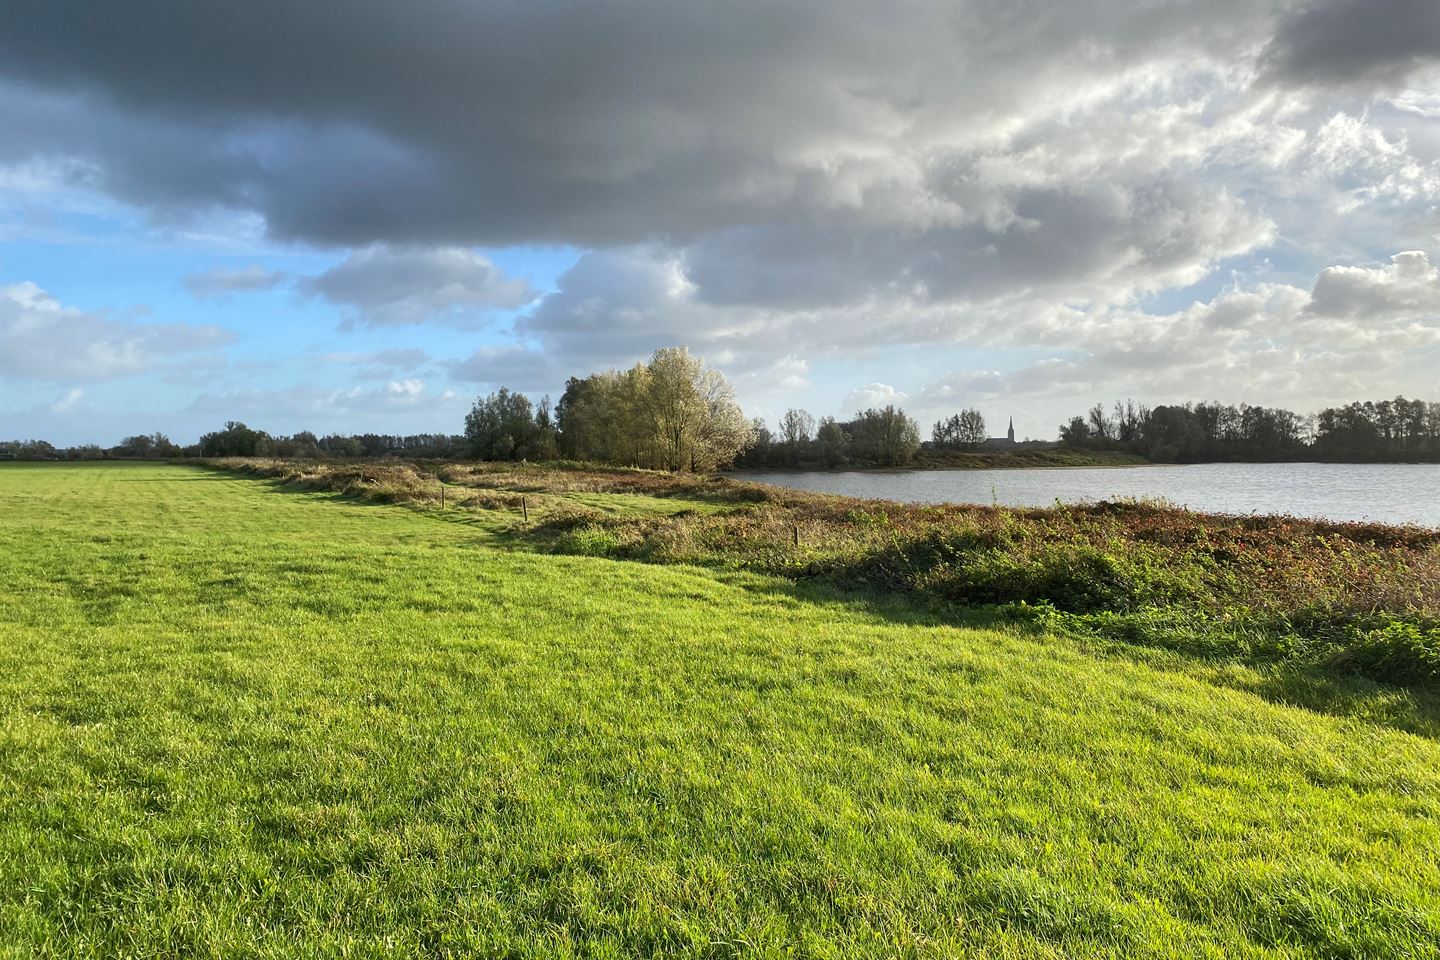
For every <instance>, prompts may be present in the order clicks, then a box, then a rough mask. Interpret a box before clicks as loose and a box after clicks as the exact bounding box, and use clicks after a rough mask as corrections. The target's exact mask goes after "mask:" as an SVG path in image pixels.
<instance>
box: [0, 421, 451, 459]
mask: <svg viewBox="0 0 1440 960" xmlns="http://www.w3.org/2000/svg"><path fill="white" fill-rule="evenodd" d="M468 455H469V447H468V445H467V443H466V441H465V438H464V437H463V436H448V435H446V434H443V433H421V434H415V435H413V436H407V437H401V436H391V435H387V434H378V433H363V434H354V435H352V436H342V435H341V434H330V435H329V436H324V437H317V436H316V435H315V434H313V433H311V432H310V431H308V430H302V431H300V432H299V433H297V434H294V435H293V436H288V437H286V436H271V435H270V434H268V433H266V432H265V431H263V430H254V429H251V428H250V427H247V426H246V425H245V424H243V423H237V422H235V421H230V422H229V423H226V424H225V427H224V428H223V429H221V430H216V431H214V432H213V433H207V434H205V435H204V436H203V437H201V438H200V442H199V443H192V444H188V445H186V446H180V445H179V444H176V443H173V442H172V441H171V440H170V438H169V437H167V436H165V434H163V433H152V434H138V435H136V436H133V437H126V438H125V439H124V440H121V441H120V442H119V443H118V444H116V445H115V446H113V447H101V446H98V445H95V444H84V445H81V446H75V447H56V446H55V445H53V444H51V443H48V442H46V441H44V440H9V441H0V459H6V460H171V459H175V458H180V457H297V458H308V459H362V458H379V457H411V458H420V457H426V458H429V457H433V458H438V459H460V458H463V457H466V456H468Z"/></svg>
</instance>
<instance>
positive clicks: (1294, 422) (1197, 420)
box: [0, 347, 1440, 471]
mask: <svg viewBox="0 0 1440 960" xmlns="http://www.w3.org/2000/svg"><path fill="white" fill-rule="evenodd" d="M995 443H996V441H992V440H991V438H989V437H988V435H987V430H986V424H985V418H984V416H983V415H982V414H981V413H980V411H979V410H977V409H974V408H967V409H964V410H960V411H957V412H956V413H954V414H952V415H950V416H948V417H944V418H941V419H940V420H938V421H936V423H935V424H934V425H933V427H932V428H931V431H930V439H929V440H927V441H923V442H922V440H921V436H920V426H919V424H918V423H917V422H916V421H915V420H914V419H913V418H912V417H910V416H909V415H908V414H906V413H905V411H904V410H902V409H901V408H899V407H897V406H895V405H893V404H892V405H889V406H886V407H883V408H871V409H866V410H862V411H860V412H859V413H857V414H856V415H855V416H853V417H852V418H850V419H848V420H839V419H837V418H835V417H822V418H820V419H819V420H818V421H817V420H816V419H815V417H813V416H812V415H811V414H810V413H809V412H807V411H805V410H801V409H790V410H787V411H786V412H785V414H784V415H783V416H781V418H780V420H779V422H778V423H777V424H776V429H774V430H771V429H770V426H769V425H768V424H767V423H766V422H765V421H764V420H763V419H761V418H755V419H753V420H749V419H746V418H745V416H744V414H743V413H742V411H741V409H740V406H739V404H738V403H737V402H736V400H735V394H734V389H733V387H732V386H731V385H730V383H729V381H727V380H726V378H725V377H724V376H723V375H722V374H721V373H720V372H719V371H717V370H715V369H714V368H712V367H710V366H708V365H707V364H706V363H705V361H704V360H702V359H701V358H700V357H697V356H695V355H694V354H691V353H690V352H689V350H688V349H686V348H685V347H673V348H665V349H661V350H657V351H656V352H655V353H654V354H653V355H652V356H651V358H650V360H649V362H647V363H637V364H636V365H635V366H633V367H631V368H629V369H627V370H608V371H604V372H601V373H594V374H591V375H589V376H586V377H572V378H570V379H569V380H568V381H567V382H566V384H565V391H564V393H563V394H562V395H561V397H560V400H559V402H558V403H556V404H554V405H553V406H552V405H551V402H550V398H549V397H548V396H547V397H544V398H543V399H541V400H540V401H539V402H538V403H535V402H533V401H531V399H530V398H529V397H527V396H526V395H525V394H523V393H518V392H515V391H512V390H510V389H508V388H506V387H501V388H500V389H498V390H496V391H494V392H493V393H490V394H488V395H486V396H483V397H477V398H476V400H475V402H474V405H473V406H472V407H471V409H470V412H469V413H468V414H467V415H466V417H465V424H464V432H463V433H461V434H453V435H452V434H435V433H424V434H411V435H404V436H401V435H392V434H376V433H364V434H352V435H342V434H329V435H326V436H317V435H316V434H314V433H312V432H310V431H300V432H299V433H295V434H293V435H290V436H272V435H270V434H269V433H266V432H265V431H263V430H256V429H254V428H251V427H249V426H247V425H246V424H244V423H241V422H239V421H228V422H227V423H226V424H225V425H224V427H223V428H222V429H220V430H216V431H212V432H210V433H206V434H204V435H203V436H202V437H200V439H199V441H198V442H197V443H194V444H189V445H186V446H181V445H179V444H176V443H174V442H172V441H171V440H170V439H169V438H168V437H166V436H165V435H164V434H163V433H158V432H157V433H152V434H137V435H135V436H131V437H126V438H125V439H124V440H122V441H121V442H120V443H119V444H117V445H116V446H114V447H109V448H102V447H100V446H98V445H93V444H91V445H80V446H74V447H69V448H58V447H56V446H54V445H52V444H50V443H48V442H46V441H44V440H23V441H22V440H12V441H0V459H24V460H62V459H63V460H101V459H139V460H144V459H174V458H183V457H283V458H299V459H380V458H387V457H391V458H401V457H403V458H412V459H444V460H451V459H467V458H468V459H477V460H514V461H518V460H534V461H541V460H555V459H560V458H564V459H570V460H582V461H589V462H595V463H606V464H613V465H620V466H638V467H647V468H652V469H662V470H690V471H708V470H713V469H717V468H722V467H727V466H731V465H734V466H740V467H791V468H798V467H824V468H835V467H841V466H847V465H854V466H885V467H899V466H905V465H906V464H908V463H910V462H912V461H913V460H914V459H915V457H916V456H917V454H920V453H921V452H922V451H937V452H938V451H943V452H950V451H956V452H962V453H963V452H967V451H978V450H981V449H983V448H989V447H991V446H992V445H994V444H995ZM1054 447H1061V448H1071V449H1078V450H1114V451H1121V452H1125V453H1130V454H1134V455H1137V456H1140V457H1143V458H1145V459H1147V460H1150V461H1152V462H1157V463H1195V462H1208V461H1227V460H1234V461H1284V460H1325V461H1337V462H1380V461H1391V460H1395V461H1424V462H1440V403H1434V402H1426V401H1423V400H1407V399H1406V398H1404V397H1396V398H1394V399H1393V400H1380V401H1364V402H1356V403H1351V404H1348V405H1345V406H1339V407H1327V408H1326V409H1324V410H1322V411H1320V412H1319V413H1317V414H1315V415H1313V416H1302V415H1300V414H1297V413H1294V412H1293V411H1289V410H1284V409H1281V408H1271V407H1263V406H1251V405H1248V404H1241V405H1239V406H1233V405H1229V404H1222V403H1203V402H1202V403H1184V404H1162V405H1159V406H1155V407H1148V406H1145V405H1143V404H1140V405H1137V404H1136V403H1134V402H1133V401H1128V400H1127V401H1125V402H1123V403H1121V402H1116V403H1115V404H1114V405H1113V407H1112V408H1111V409H1109V410H1106V409H1105V407H1104V406H1103V405H1102V404H1096V405H1095V406H1093V407H1091V408H1090V410H1089V411H1087V413H1086V414H1085V415H1084V416H1075V417H1072V418H1071V419H1070V420H1069V421H1068V422H1066V423H1064V424H1061V425H1060V428H1059V436H1058V439H1057V440H1056V441H1055V442H1053V443H1047V442H1043V441H1027V442H1026V443H1024V444H1018V445H1015V447H1011V446H1010V445H1009V444H1008V443H1002V444H1000V445H999V448H1000V449H1034V448H1054Z"/></svg>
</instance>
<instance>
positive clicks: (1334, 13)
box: [1264, 0, 1440, 85]
mask: <svg viewBox="0 0 1440 960" xmlns="http://www.w3.org/2000/svg"><path fill="white" fill-rule="evenodd" d="M1264 59H1265V62H1266V65H1267V69H1268V71H1269V72H1270V74H1271V75H1272V76H1273V77H1275V78H1277V79H1279V80H1282V81H1285V82H1289V83H1300V84H1320V85H1328V84H1344V83H1352V82H1355V81H1371V82H1380V83H1386V84H1398V83H1401V82H1403V81H1404V80H1405V79H1406V77H1408V76H1409V75H1410V74H1411V73H1413V72H1414V71H1415V70H1416V69H1417V68H1419V67H1421V66H1423V65H1425V64H1427V63H1430V64H1434V63H1437V62H1440V3H1437V2H1436V0H1330V2H1321V3H1315V4H1312V5H1310V6H1308V7H1305V8H1304V9H1302V10H1301V11H1300V12H1299V13H1298V14H1296V15H1294V16H1292V17H1290V18H1288V19H1286V20H1285V21H1284V22H1282V23H1281V25H1280V27H1279V29H1278V30H1277V32H1276V34H1275V37H1274V39H1273V40H1272V41H1271V42H1270V44H1269V46H1268V47H1267V48H1266V51H1265V57H1264Z"/></svg>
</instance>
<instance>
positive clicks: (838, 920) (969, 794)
mask: <svg viewBox="0 0 1440 960" xmlns="http://www.w3.org/2000/svg"><path fill="white" fill-rule="evenodd" d="M497 522H498V521H494V520H490V519H487V518H486V516H484V515H483V514H481V515H472V516H466V515H462V514H460V513H458V512H456V513H451V514H440V513H439V512H437V511H421V510H414V509H410V508H408V507H404V506H395V505H375V504H369V503H364V502H357V501H354V500H345V499H340V498H337V497H335V496H333V495H331V494H325V493H303V492H294V491H282V490H280V489H277V488H276V487H274V486H272V485H271V484H269V483H267V482H265V481H262V480H256V479H250V478H244V477H236V476H229V475H224V474H218V473H213V472H206V471H203V470H200V469H196V468H190V467H183V466H154V465H124V464H102V465H93V466H69V465H35V466H27V465H0V584H3V586H0V956H8V957H29V956H42V957H43V956H167V957H208V956H235V957H239V956H273V957H293V956H377V957H378V956H385V957H393V956H416V957H419V956H426V957H431V956H446V955H453V956H470V955H482V956H487V955H488V956H517V957H518V956H590V957H619V956H632V955H654V954H682V955H694V956H713V957H725V956H776V957H779V956H834V957H841V956H844V957H852V956H875V957H891V956H965V955H974V956H982V955H983V956H992V957H1004V956H1027V957H1028V956H1090V955H1097V956H1126V957H1132V956H1215V957H1221V956H1224V957H1243V956H1277V957H1282V956H1283V957H1289V956H1296V957H1299V956H1314V957H1322V956H1324V957H1335V956H1355V957H1435V956H1437V947H1436V944H1437V943H1440V865H1437V851H1440V743H1437V742H1436V741H1435V740H1433V739H1430V738H1426V737H1420V736H1415V735H1412V734H1407V733H1403V732H1400V731H1397V730H1395V729H1392V728H1389V727H1385V726H1381V725H1376V724H1371V723H1369V722H1366V721H1363V720H1359V719H1342V718H1337V717H1334V716H1328V715H1324V714H1320V713H1312V712H1308V711H1304V710H1300V709H1296V708H1292V707H1285V706H1280V705H1277V704H1273V703H1270V702H1268V701H1266V700H1263V699H1261V698H1259V697H1256V696H1254V695H1252V694H1249V693H1245V692H1242V691H1240V690H1236V689H1233V688H1227V687H1224V686H1217V685H1211V684H1209V683H1207V682H1206V681H1205V680H1204V679H1202V678H1200V677H1198V676H1195V675H1192V674H1184V673H1180V672H1173V671H1166V670H1163V669H1160V668H1158V667H1156V666H1153V665H1147V664H1146V663H1144V662H1140V661H1136V660H1132V659H1126V658H1123V657H1109V658H1106V657H1102V656H1101V655H1099V654H1096V653H1090V652H1086V650H1085V649H1083V648H1082V647H1080V646H1078V645H1076V644H1075V643H1073V642H1071V641H1067V640H1064V639H1062V638H1058V637H1047V636H1044V635H1026V634H1023V633H1020V632H991V631H985V630H974V629H963V628H958V627H954V626H946V625H943V624H941V623H939V622H936V621H932V620H929V619H927V617H926V615H924V614H923V613H921V612H919V611H918V608H915V607H910V606H906V605H905V604H904V603H903V602H902V601H900V600H896V601H894V602H892V603H888V604H886V603H881V602H879V601H877V603H876V604H875V605H870V606H866V605H862V604H860V603H858V602H843V601H841V600H838V599H834V597H833V595H831V596H829V597H827V595H826V594H824V593H821V592H817V591H807V590H806V589H804V588H803V587H801V586H796V585H795V584H792V583H789V582H787V581H782V580H779V579H772V578H767V577H763V576H760V575H755V574H738V573H728V574H727V573H721V572H717V571H707V570H701V569H697V568H691V567H684V566H661V565H645V564H635V563H625V562H620V561H615V560H610V559H604V558H591V557H572V556H557V555H542V554H536V553H531V552H527V551H524V550H521V549H516V548H515V547H514V542H513V541H511V540H508V539H506V538H505V537H504V536H503V535H502V534H501V532H500V529H499V527H498V526H494V525H493V524H496V523H497ZM507 522H508V521H507Z"/></svg>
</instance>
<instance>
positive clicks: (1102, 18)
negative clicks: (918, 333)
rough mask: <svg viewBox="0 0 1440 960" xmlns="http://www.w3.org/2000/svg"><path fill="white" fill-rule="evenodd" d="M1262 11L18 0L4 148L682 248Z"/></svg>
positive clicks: (1213, 50) (648, 0)
mask: <svg viewBox="0 0 1440 960" xmlns="http://www.w3.org/2000/svg"><path fill="white" fill-rule="evenodd" d="M1266 17H1267V11H1265V10H1264V9H1263V5H1259V4H1254V3H1250V2H1245V0H1209V2H1202V0H1173V2H1170V3H1165V4H1151V5H1147V6H1145V7H1144V8H1142V9H1138V10H1126V11H1120V10H1117V9H1116V8H1115V7H1114V5H1113V4H1110V3H1107V2H1102V0H1080V2H1074V3H1067V4H1053V3H1042V2H1039V0H1035V2H1030V3H1004V4H1001V3H993V2H987V0H977V2H973V3H968V4H965V3H962V4H954V3H946V2H939V0H907V2H903V3H897V4H884V5H877V4H872V3H862V2H858V0H855V2H839V0H810V2H796V3H789V4H773V3H768V2H761V0H747V2H740V3H732V4H685V3H679V4H677V3H672V2H660V0H645V2H640V0H636V2H622V3H608V4H584V3H563V2H550V3H530V2H508V0H506V2H499V0H497V2H490V3H465V4H459V3H450V2H440V0H432V2H415V3H392V2H380V0H371V2H355V0H346V2H339V0H312V2H306V3H293V2H279V0H253V2H247V3H243V4H242V3H199V2H168V3H167V2H154V0H152V2H137V3H126V4H95V3H90V2H83V0H12V2H11V3H9V4H7V9H6V16H5V18H4V21H5V23H4V29H3V30H0V76H4V77H6V78H8V79H9V80H10V81H11V83H10V85H9V87H8V89H6V90H5V91H4V93H3V96H0V99H3V100H4V101H6V103H5V106H4V107H3V110H4V119H5V120H6V121H7V138H6V139H7V140H8V141H9V142H8V145H5V146H0V156H8V157H10V158H12V159H14V158H17V157H23V156H26V155H29V156H36V155H38V156H42V157H65V158H67V160H75V159H78V160H80V161H82V164H81V166H80V167H78V168H72V169H76V170H78V171H79V173H77V174H76V175H77V176H83V177H84V178H85V179H86V181H87V182H88V183H90V184H91V185H95V186H99V187H100V188H102V189H104V190H106V191H108V192H110V193H112V194H114V195H116V196H118V197H120V198H122V199H124V200H127V201H130V202H135V203H138V204H141V205H144V206H147V207H150V208H152V209H153V210H155V211H157V212H158V213H159V214H161V215H164V216H176V215H180V214H182V213H183V212H184V211H186V210H193V209H203V208H207V207H227V208H238V209H240V210H246V211H255V212H258V213H260V214H262V215H263V216H264V217H265V220H266V223H267V225H268V227H269V229H270V231H271V232H272V234H274V235H276V236H279V237H290V238H300V239H305V240H312V241H318V242H321V243H337V244H344V245H358V244H364V243H370V242H379V241H384V242H400V241H415V242H434V243H464V244H475V243H480V244H509V243H519V242H566V243H575V244H581V245H594V244H611V243H630V242H636V241H641V240H650V239H670V240H675V239H680V240H684V239H686V238H693V237H696V236H700V235H703V234H705V233H708V232H710V231H713V230H717V229H726V228H736V227H742V226H746V225H754V224H757V223H768V222H792V221H797V220H798V221H805V220H807V219H808V217H809V214H810V213H811V212H812V211H814V210H815V209H827V208H829V207H830V206H832V205H834V204H836V203H841V204H845V203H851V202H856V203H859V204H860V205H861V206H862V207H864V208H866V209H872V208H873V209H877V210H878V211H879V212H880V214H881V215H883V216H889V217H895V216H909V214H899V213H897V212H896V210H897V209H898V208H900V207H903V206H904V203H903V202H902V201H903V199H904V198H903V196H900V195H901V194H904V193H905V191H906V189H907V188H906V187H905V176H904V173H903V171H900V172H897V171H896V170H894V169H892V168H893V167H894V164H893V163H891V160H892V159H893V158H892V157H889V156H887V155H886V154H887V152H891V151H893V149H894V145H895V144H896V143H905V142H909V141H912V140H913V141H917V142H919V143H920V145H921V147H922V148H923V146H924V141H926V140H927V138H933V137H941V138H942V139H943V138H954V137H964V136H968V135H971V134H974V135H977V136H984V135H985V128H987V127H988V126H989V125H992V124H994V123H995V122H996V118H997V117H1003V116H1004V115H1005V114H1006V113H1007V112H1011V111H1015V110H1018V109H1021V107H1022V106H1023V105H1024V104H1026V103H1028V102H1030V101H1031V100H1033V99H1034V98H1035V97H1036V95H1037V91H1040V90H1043V89H1050V88H1058V89H1065V88H1066V87H1068V86H1073V85H1075V84H1083V83H1084V82H1085V81H1087V80H1089V79H1094V78H1097V77H1104V76H1107V75H1109V74H1111V73H1113V72H1114V69H1115V65H1116V64H1117V63H1143V62H1145V61H1146V60H1147V59H1149V58H1161V59H1163V58H1166V57H1173V56H1177V55H1181V54H1183V55H1186V56H1191V57H1204V56H1208V55H1213V56H1220V57H1226V56H1231V57H1233V56H1235V55H1236V51H1241V52H1243V51H1244V50H1247V49H1249V48H1250V46H1253V45H1254V44H1255V42H1256V38H1257V36H1259V33H1258V32H1259V31H1260V30H1261V29H1262V28H1263V24H1264V23H1265V22H1266ZM57 110H58V112H57ZM922 152H923V149H922ZM912 192H913V191H912ZM852 193H853V195H854V196H856V197H858V198H859V199H858V200H854V199H852V198H851V194H852Z"/></svg>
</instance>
